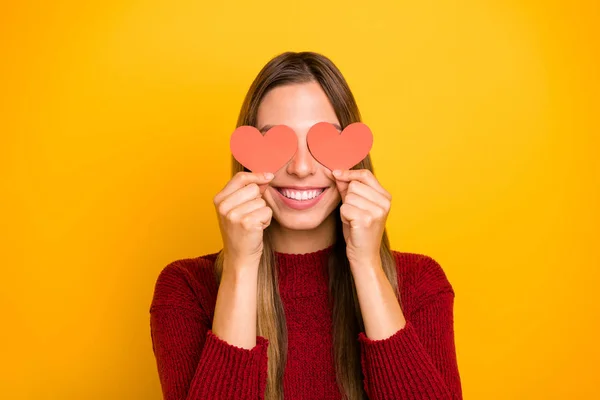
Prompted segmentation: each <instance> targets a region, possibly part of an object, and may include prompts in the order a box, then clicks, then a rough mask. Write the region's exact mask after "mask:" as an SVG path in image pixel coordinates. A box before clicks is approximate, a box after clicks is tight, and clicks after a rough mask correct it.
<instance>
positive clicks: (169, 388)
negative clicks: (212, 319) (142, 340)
mask: <svg viewBox="0 0 600 400" xmlns="http://www.w3.org/2000/svg"><path fill="white" fill-rule="evenodd" d="M199 304H200V303H199V302H198V301H197V300H195V299H194V295H193V292H192V290H191V288H190V286H189V285H188V284H187V282H186V277H185V273H184V272H183V271H181V270H179V269H177V268H176V267H174V266H168V267H167V268H165V269H164V270H163V272H161V274H160V276H159V278H158V280H157V283H156V287H155V294H154V299H153V302H152V305H151V307H150V334H151V340H152V350H153V352H154V356H155V358H156V365H157V369H158V375H159V379H160V384H161V388H162V394H163V398H164V399H165V400H184V399H188V400H196V399H198V400H199V399H217V400H218V399H252V400H255V399H262V398H264V391H265V386H266V381H267V348H268V344H269V342H268V340H267V339H266V338H264V337H262V336H257V337H256V346H255V347H254V348H252V349H249V350H248V349H244V348H241V347H237V346H234V345H231V344H229V343H227V342H226V341H224V340H222V339H220V338H219V337H217V336H216V335H214V334H213V333H212V330H211V329H210V327H209V321H208V318H207V317H206V313H205V312H204V311H203V310H202V308H201V307H200V305H199Z"/></svg>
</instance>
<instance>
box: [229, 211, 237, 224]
mask: <svg viewBox="0 0 600 400" xmlns="http://www.w3.org/2000/svg"><path fill="white" fill-rule="evenodd" d="M239 218H240V215H239V213H238V212H237V211H236V210H231V211H229V213H228V214H227V219H228V220H229V221H231V222H236V221H237V220H238V219H239Z"/></svg>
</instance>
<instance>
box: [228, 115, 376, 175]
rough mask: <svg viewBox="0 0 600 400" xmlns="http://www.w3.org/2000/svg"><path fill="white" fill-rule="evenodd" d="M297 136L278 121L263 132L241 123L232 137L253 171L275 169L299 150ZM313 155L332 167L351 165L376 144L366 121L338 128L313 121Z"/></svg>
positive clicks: (310, 139) (309, 137) (237, 154)
mask: <svg viewBox="0 0 600 400" xmlns="http://www.w3.org/2000/svg"><path fill="white" fill-rule="evenodd" d="M297 140H298V139H297V136H296V133H295V132H294V130H293V129H292V128H290V127H289V126H287V125H275V126H274V127H272V128H271V129H269V130H268V131H267V132H266V133H265V134H264V135H263V134H261V132H260V131H259V130H258V129H256V128H255V127H253V126H247V125H244V126H240V127H238V128H237V129H236V130H235V131H234V132H233V134H232V135H231V139H230V149H231V153H232V154H233V156H234V157H235V159H236V160H237V161H238V162H239V163H240V164H242V165H243V166H244V167H246V168H247V169H249V170H250V171H252V172H272V173H275V172H276V171H278V170H279V169H280V168H281V167H283V166H284V165H286V164H287V163H288V162H289V161H290V160H291V159H292V158H293V157H294V155H295V154H296V151H297V147H298V144H297ZM306 141H307V145H308V149H309V151H310V152H311V154H312V156H313V157H314V158H315V159H316V160H317V161H318V162H319V163H321V164H322V165H324V166H325V167H327V168H328V169H330V170H335V169H340V170H343V169H350V168H352V167H353V166H355V165H356V164H358V163H360V162H361V161H362V160H363V159H364V158H365V157H366V156H367V155H368V154H369V151H370V150H371V147H372V146H373V134H372V133H371V130H370V129H369V127H368V126H367V125H366V124H363V123H361V122H355V123H352V124H350V125H348V126H346V127H345V128H344V129H343V130H342V132H339V131H338V130H337V129H336V128H335V127H334V126H333V125H332V124H330V123H329V122H319V123H317V124H315V125H313V126H312V127H311V128H310V129H309V131H308V133H307V136H306Z"/></svg>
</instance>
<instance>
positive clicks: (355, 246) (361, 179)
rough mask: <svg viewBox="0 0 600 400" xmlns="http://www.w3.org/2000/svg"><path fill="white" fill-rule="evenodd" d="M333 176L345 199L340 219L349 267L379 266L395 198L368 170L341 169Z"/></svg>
mask: <svg viewBox="0 0 600 400" xmlns="http://www.w3.org/2000/svg"><path fill="white" fill-rule="evenodd" d="M333 176H334V178H335V180H336V186H337V188H338V190H339V192H340V195H341V196H342V203H343V204H342V206H341V207H340V216H341V219H342V223H343V230H344V239H346V254H347V256H348V260H349V261H350V265H351V266H353V265H356V266H358V265H364V264H367V265H379V264H380V263H381V258H380V255H379V250H380V247H381V239H382V236H383V231H384V229H385V222H386V220H387V216H388V214H389V212H390V208H391V201H392V195H391V194H390V193H388V192H387V191H386V190H385V189H384V188H383V187H382V186H381V185H380V184H379V182H378V181H377V179H376V178H375V176H374V175H373V173H371V171H369V170H368V169H358V170H342V171H340V174H338V175H337V176H336V175H335V174H334V175H333Z"/></svg>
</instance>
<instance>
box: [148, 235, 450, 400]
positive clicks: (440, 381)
mask: <svg viewBox="0 0 600 400" xmlns="http://www.w3.org/2000/svg"><path fill="white" fill-rule="evenodd" d="M331 250H332V247H328V248H326V249H322V250H319V251H316V252H312V253H306V254H284V253H276V257H277V258H276V259H277V266H278V270H279V288H280V293H281V298H282V301H283V305H284V310H285V315H286V323H287V330H288V356H287V364H286V367H285V373H284V378H283V388H284V397H285V399H290V400H296V399H322V400H328V399H341V394H340V391H339V389H338V386H337V384H336V380H335V369H334V361H333V350H332V349H333V347H332V335H331V326H332V317H331V310H330V308H329V306H328V270H327V260H328V255H329V253H330V251H331ZM393 253H394V257H395V260H396V265H397V268H398V275H399V279H398V280H399V283H400V284H401V286H400V293H401V299H402V305H403V313H404V316H405V318H406V326H405V327H404V328H403V329H400V330H399V331H398V332H396V333H395V334H394V335H392V336H391V337H389V338H387V339H383V340H371V339H369V338H368V337H367V336H366V335H365V333H364V332H360V333H359V335H358V337H357V340H358V341H359V343H360V348H361V365H362V370H363V374H364V381H363V384H364V387H365V390H366V392H367V395H368V396H369V399H371V400H383V399H415V400H417V399H419V400H421V399H423V400H424V399H428V400H430V399H436V400H442V399H454V400H455V399H462V392H461V381H460V376H459V372H458V365H457V360H456V352H455V344H454V326H453V325H454V321H453V306H454V290H453V288H452V286H451V284H450V283H449V281H448V279H447V278H446V275H445V273H444V271H443V270H442V268H441V267H440V265H439V264H438V263H437V262H436V261H435V260H434V259H432V258H431V257H428V256H425V255H420V254H414V253H401V252H395V251H394V252H393ZM215 257H216V254H209V255H205V256H201V257H197V258H191V259H181V260H177V261H174V262H172V263H171V264H169V265H167V266H166V267H165V268H164V269H163V270H162V271H161V273H160V275H159V276H158V279H157V281H156V286H155V288H154V297H153V299H152V304H151V306H150V330H151V339H152V345H153V346H152V348H153V351H154V356H155V358H156V363H157V368H158V375H159V379H160V383H161V387H162V392H163V396H164V399H165V400H175V399H177V400H181V399H194V400H196V399H198V400H199V399H203V400H204V399H236V400H237V399H253V400H254V399H262V398H264V390H265V386H266V379H267V375H266V373H267V347H268V346H269V341H268V340H267V339H266V338H264V337H261V336H257V338H256V346H255V347H254V348H253V349H251V350H248V349H243V348H240V347H236V346H233V345H230V344H229V343H227V342H225V341H224V340H221V339H220V338H218V337H217V336H216V335H214V334H213V333H212V331H211V325H212V319H213V315H214V307H215V301H216V297H217V290H218V285H217V283H216V280H215V276H214V273H213V263H214V260H215Z"/></svg>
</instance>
